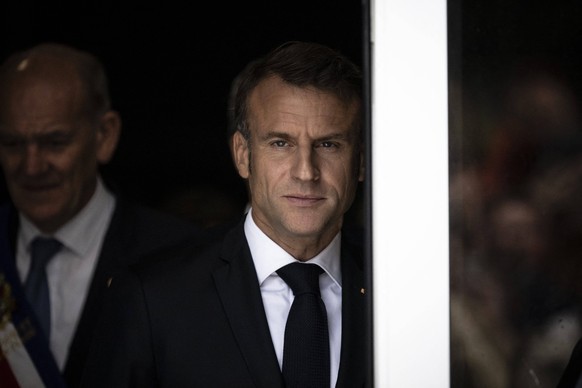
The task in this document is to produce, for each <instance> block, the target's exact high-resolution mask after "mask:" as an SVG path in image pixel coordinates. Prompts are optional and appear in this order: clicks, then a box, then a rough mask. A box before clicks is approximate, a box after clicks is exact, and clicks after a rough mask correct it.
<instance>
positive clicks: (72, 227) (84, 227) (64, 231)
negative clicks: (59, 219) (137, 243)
mask: <svg viewBox="0 0 582 388" xmlns="http://www.w3.org/2000/svg"><path fill="white" fill-rule="evenodd" d="M114 208H115V197H113V195H112V194H111V193H110V192H109V191H108V190H107V189H106V188H105V186H104V185H103V183H102V182H101V179H100V178H98V179H97V186H96V188H95V192H94V193H93V196H92V197H91V199H90V200H89V202H88V203H87V205H85V207H84V208H83V209H81V211H79V212H78V213H77V214H76V215H75V216H74V217H73V218H72V219H71V220H69V222H67V223H66V224H65V225H63V226H62V227H60V228H59V229H58V230H57V231H56V232H55V233H53V235H52V237H55V238H56V239H58V240H59V241H60V242H61V243H62V244H63V245H64V246H65V247H67V248H68V249H70V250H72V251H73V252H74V253H76V254H77V255H78V256H79V257H85V255H86V254H87V252H88V250H89V249H90V247H91V246H92V244H93V242H94V241H93V240H94V239H95V238H97V234H96V233H94V230H95V227H96V225H99V224H101V223H104V222H108V220H109V219H110V218H111V217H110V216H111V214H112V213H113V210H114ZM19 218H20V230H21V236H22V238H23V241H24V243H25V246H26V247H29V246H30V243H31V241H32V240H33V239H34V238H36V237H38V236H40V235H44V236H46V234H44V233H42V232H41V231H40V230H39V229H38V228H37V227H36V226H35V225H34V224H33V223H32V222H31V221H30V220H28V219H27V218H26V217H25V216H24V215H22V213H20V215H19Z"/></svg>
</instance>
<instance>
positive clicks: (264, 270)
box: [244, 209, 342, 287]
mask: <svg viewBox="0 0 582 388" xmlns="http://www.w3.org/2000/svg"><path fill="white" fill-rule="evenodd" d="M244 228H245V236H246V238H247V242H248V244H249V248H250V250H251V255H252V257H253V262H254V264H255V268H256V271H257V277H258V279H259V284H263V282H264V281H265V279H267V278H268V277H269V276H270V275H271V274H273V273H274V272H275V271H277V270H278V269H279V268H281V267H284V266H285V265H287V264H290V263H294V262H295V261H296V260H295V258H294V257H293V256H291V255H290V254H289V253H287V252H286V251H285V250H284V249H283V248H281V247H280V246H279V245H277V243H275V242H274V241H273V240H271V239H270V238H269V237H268V236H267V235H266V234H265V233H264V232H263V231H262V230H261V229H260V228H259V227H258V226H257V224H256V223H255V221H254V220H253V217H252V209H250V210H249V212H248V214H247V216H246V219H245V224H244ZM340 248H341V233H338V234H337V235H336V236H335V237H334V238H333V240H332V241H331V243H329V245H328V246H327V247H325V249H324V250H323V251H321V252H320V253H319V254H318V255H317V256H315V257H314V258H312V259H310V260H308V261H307V263H313V264H317V265H319V266H320V267H321V268H323V270H324V271H325V272H326V273H327V274H328V275H329V276H330V277H331V279H332V280H333V281H334V282H335V283H336V284H337V285H338V286H339V287H341V284H342V283H341V268H340V260H339V259H340V254H341V249H340Z"/></svg>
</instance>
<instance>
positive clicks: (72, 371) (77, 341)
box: [64, 202, 132, 382]
mask: <svg viewBox="0 0 582 388" xmlns="http://www.w3.org/2000/svg"><path fill="white" fill-rule="evenodd" d="M124 218H126V217H124V211H123V208H122V206H120V204H119V202H118V203H117V204H116V206H115V210H114V213H113V216H112V219H111V223H110V225H109V228H108V230H107V233H106V235H105V239H104V241H103V245H102V250H101V253H100V254H99V257H98V260H97V265H96V267H95V273H94V275H93V279H92V280H91V284H90V285H89V290H88V292H87V300H86V302H85V304H84V306H83V309H82V311H81V316H80V317H79V324H78V325H77V329H76V330H75V334H74V336H73V339H72V341H71V346H70V348H69V354H68V356H67V362H66V364H65V370H64V375H65V378H66V380H67V381H68V382H76V381H79V380H80V373H81V372H82V365H83V364H84V362H85V359H86V357H87V349H88V348H89V345H90V340H91V338H92V335H91V333H92V332H93V328H94V327H95V324H96V323H97V319H98V316H99V313H100V311H101V307H102V303H101V301H102V300H103V297H104V293H105V290H106V289H107V281H108V277H110V276H111V275H112V273H113V271H114V270H115V268H117V267H120V266H121V264H120V262H119V260H123V259H124V258H125V257H126V254H125V252H123V246H124V245H129V244H130V243H129V241H130V239H131V238H132V235H131V233H130V232H129V231H130V230H131V229H132V226H130V227H129V228H124V227H123V224H124V222H123V220H124ZM125 222H127V219H125Z"/></svg>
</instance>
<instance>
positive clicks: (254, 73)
mask: <svg viewBox="0 0 582 388" xmlns="http://www.w3.org/2000/svg"><path fill="white" fill-rule="evenodd" d="M271 76H277V77H279V78H281V79H282V80H283V81H285V82H287V83H289V84H290V85H294V86H298V87H309V86H311V87H314V88H316V89H319V90H321V91H324V92H329V93H332V94H334V95H335V96H336V97H337V98H339V99H340V101H342V102H344V103H346V104H351V103H353V102H356V103H358V105H360V106H361V101H362V75H361V72H360V69H359V68H358V67H357V66H356V65H355V64H354V63H353V62H351V61H350V60H349V59H348V58H346V57H345V56H343V55H342V54H340V53H339V52H338V51H336V50H333V49H331V48H329V47H327V46H324V45H322V44H318V43H311V42H297V41H292V42H287V43H284V44H283V45H281V46H279V47H277V48H276V49H274V50H273V51H271V52H270V53H269V54H267V55H266V56H265V57H263V58H261V59H259V60H257V61H255V62H253V63H251V65H250V67H249V68H247V69H245V71H244V72H243V73H242V74H241V79H240V80H239V83H238V89H237V91H236V95H235V98H234V128H233V130H235V131H239V132H241V134H242V135H243V136H244V137H245V138H246V139H249V138H250V129H249V125H248V102H249V101H248V100H249V96H250V94H251V93H252V91H253V90H254V88H255V87H256V86H257V85H258V84H259V83H260V82H261V81H263V80H264V79H266V78H269V77H271ZM361 111H362V109H361V107H358V114H357V117H356V123H355V125H357V130H358V135H359V136H360V139H361V127H362V125H361V121H362V120H361Z"/></svg>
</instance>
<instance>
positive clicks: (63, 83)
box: [0, 69, 84, 120]
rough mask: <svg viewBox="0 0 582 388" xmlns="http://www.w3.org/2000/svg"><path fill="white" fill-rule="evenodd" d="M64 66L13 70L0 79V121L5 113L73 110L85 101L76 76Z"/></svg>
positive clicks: (4, 116)
mask: <svg viewBox="0 0 582 388" xmlns="http://www.w3.org/2000/svg"><path fill="white" fill-rule="evenodd" d="M66 70H67V69H62V71H61V70H55V71H26V70H25V71H18V70H17V71H16V72H12V73H8V74H4V77H2V80H1V81H0V120H4V119H5V118H6V115H7V114H8V113H9V112H10V113H11V114H19V113H22V114H30V113H32V112H28V111H29V110H31V109H41V108H42V107H46V108H47V109H49V108H50V109H66V110H76V109H78V108H80V107H81V106H82V103H83V102H84V94H83V90H82V87H81V82H80V79H79V77H78V76H77V75H76V74H75V73H74V72H67V71H66Z"/></svg>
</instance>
